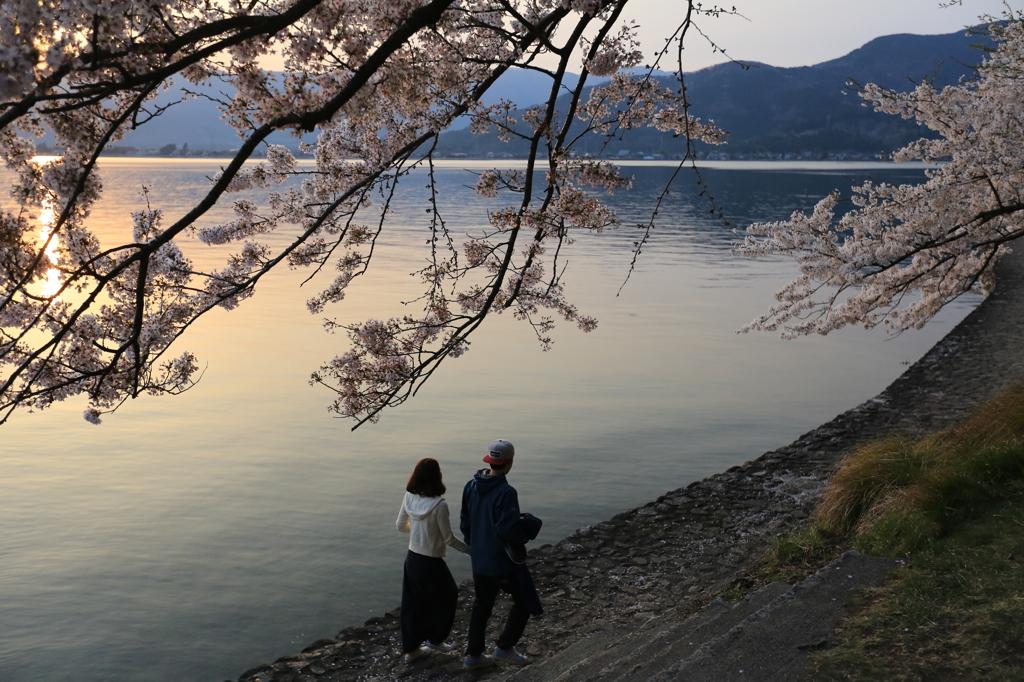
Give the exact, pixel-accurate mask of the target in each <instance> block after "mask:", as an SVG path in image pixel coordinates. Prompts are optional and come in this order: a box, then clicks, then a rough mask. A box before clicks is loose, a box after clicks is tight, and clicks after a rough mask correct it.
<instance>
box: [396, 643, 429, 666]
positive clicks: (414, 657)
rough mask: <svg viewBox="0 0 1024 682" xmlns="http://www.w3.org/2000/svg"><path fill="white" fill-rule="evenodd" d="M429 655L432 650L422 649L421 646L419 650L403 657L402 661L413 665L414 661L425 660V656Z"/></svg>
mask: <svg viewBox="0 0 1024 682" xmlns="http://www.w3.org/2000/svg"><path fill="white" fill-rule="evenodd" d="M429 653H430V649H427V648H426V647H422V646H421V647H420V648H418V649H415V650H413V651H410V652H409V653H407V654H406V655H405V656H402V660H403V661H405V662H406V663H413V662H414V661H418V660H420V659H421V658H423V657H424V656H426V655H427V654H429Z"/></svg>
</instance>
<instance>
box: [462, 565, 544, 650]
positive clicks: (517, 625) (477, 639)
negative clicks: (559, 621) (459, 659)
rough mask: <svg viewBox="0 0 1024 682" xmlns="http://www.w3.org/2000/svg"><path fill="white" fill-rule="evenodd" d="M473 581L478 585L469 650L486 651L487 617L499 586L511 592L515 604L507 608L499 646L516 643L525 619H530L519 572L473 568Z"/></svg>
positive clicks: (524, 627)
mask: <svg viewBox="0 0 1024 682" xmlns="http://www.w3.org/2000/svg"><path fill="white" fill-rule="evenodd" d="M473 584H474V587H475V588H476V601H474V602H473V612H472V614H471V615H470V617H469V637H468V640H469V642H468V645H467V647H466V654H467V655H468V656H479V655H480V654H482V653H483V652H484V637H485V635H486V631H487V620H488V619H489V618H490V617H491V611H492V610H494V600H495V599H496V598H497V596H498V591H499V590H500V591H502V592H507V593H508V594H510V595H511V596H512V608H511V609H510V610H509V612H508V620H506V621H505V629H504V630H502V632H501V636H500V637H498V642H497V645H498V648H500V649H510V648H512V647H514V646H515V645H516V643H517V642H518V641H519V638H520V637H522V636H523V630H525V629H526V621H527V620H529V619H530V614H529V613H528V612H527V611H526V608H525V607H524V606H523V599H522V595H521V594H520V592H519V581H518V580H516V574H515V573H509V574H507V575H481V574H480V573H476V572H474V573H473Z"/></svg>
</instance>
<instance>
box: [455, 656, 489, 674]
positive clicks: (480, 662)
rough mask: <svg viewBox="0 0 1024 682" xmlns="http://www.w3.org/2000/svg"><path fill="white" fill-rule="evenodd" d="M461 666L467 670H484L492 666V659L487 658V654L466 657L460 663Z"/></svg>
mask: <svg viewBox="0 0 1024 682" xmlns="http://www.w3.org/2000/svg"><path fill="white" fill-rule="evenodd" d="M462 665H464V666H465V667H466V668H468V669H469V670H473V669H475V668H486V667H488V666H492V665H494V659H493V658H491V657H490V656H488V655H487V654H479V655H477V656H466V658H465V659H463V661H462Z"/></svg>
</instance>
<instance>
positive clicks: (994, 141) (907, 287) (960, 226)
mask: <svg viewBox="0 0 1024 682" xmlns="http://www.w3.org/2000/svg"><path fill="white" fill-rule="evenodd" d="M990 30H991V31H992V33H993V35H994V37H995V38H996V40H997V44H998V48H997V49H996V50H995V51H994V52H992V53H990V54H989V55H987V56H986V57H985V58H984V60H983V61H982V63H981V65H980V67H979V71H978V76H977V78H976V79H974V80H970V81H967V82H963V83H961V84H959V85H955V86H950V87H946V88H943V89H936V88H934V87H932V86H931V85H930V84H928V83H923V84H921V85H919V86H918V87H917V88H916V89H915V90H913V91H912V92H909V93H896V92H890V91H887V90H884V89H882V88H878V87H876V86H868V87H866V88H865V90H864V93H863V94H864V97H865V99H866V100H867V101H869V102H871V103H873V104H874V107H875V108H876V109H877V110H878V111H882V112H886V113H889V114H894V115H900V116H903V117H905V118H911V119H915V120H917V121H918V122H919V123H920V124H921V125H923V126H926V127H927V128H930V129H931V130H933V131H935V132H936V133H938V134H939V136H940V137H939V138H938V139H922V140H920V141H918V142H915V143H913V144H911V145H908V146H907V147H906V148H904V149H902V150H901V151H900V152H899V153H897V154H896V157H895V158H896V159H897V160H903V161H906V160H921V161H925V162H928V163H934V164H937V165H936V166H934V167H933V168H931V169H930V170H928V172H927V176H928V177H927V180H926V181H925V182H924V183H922V184H920V185H900V186H893V185H888V184H875V183H872V182H867V183H865V184H863V185H861V186H859V187H855V188H853V193H852V196H851V197H850V202H851V204H852V207H851V210H848V211H845V212H842V213H840V212H839V211H838V208H839V206H840V204H839V194H838V193H833V194H832V195H830V196H828V197H826V198H825V199H823V200H822V201H820V202H819V203H818V205H817V206H816V207H815V209H814V211H813V213H811V215H806V214H804V213H800V212H798V213H795V214H794V215H793V216H792V217H791V218H790V219H789V220H786V221H781V222H776V223H761V224H755V225H751V226H750V227H749V228H748V231H749V232H750V236H748V237H747V238H746V241H745V242H744V243H743V244H742V245H741V246H740V247H739V250H740V252H742V253H745V254H746V255H749V256H753V257H757V256H764V255H771V254H784V255H787V256H790V257H792V258H793V259H794V260H795V261H796V263H797V265H798V267H799V270H800V274H799V276H798V277H797V278H796V279H794V280H793V281H792V282H790V283H789V284H787V285H786V286H785V287H784V288H783V289H781V290H780V291H779V292H777V293H776V299H777V300H778V303H777V304H776V305H774V306H772V307H771V308H770V309H769V310H768V311H767V312H766V313H765V314H764V315H761V316H760V317H758V318H757V319H755V320H754V321H752V322H751V323H750V324H748V325H747V326H746V327H744V329H743V331H748V330H769V331H772V330H777V331H780V332H781V333H782V335H783V336H784V337H786V338H792V337H795V336H800V335H804V334H812V333H813V334H827V333H829V332H830V331H833V330H835V329H838V328H840V327H843V326H846V325H850V324H862V325H864V326H867V327H872V326H875V325H879V324H882V325H885V326H886V327H888V328H890V329H891V330H894V331H900V330H905V329H910V328H919V327H921V326H923V325H924V324H925V323H926V322H927V321H928V320H929V319H931V318H932V317H933V316H934V315H935V314H936V313H937V312H938V311H939V310H940V309H941V308H942V307H943V306H945V305H946V304H948V303H949V302H950V301H952V300H954V299H956V298H957V297H958V296H961V295H963V294H964V293H967V292H977V293H987V292H988V291H990V290H991V287H992V286H993V283H994V278H993V265H994V264H995V263H996V261H998V260H999V258H1001V257H1002V256H1004V255H1006V254H1007V253H1009V252H1010V248H1011V246H1010V245H1011V244H1012V242H1013V241H1015V240H1016V239H1018V238H1020V237H1021V236H1022V235H1024V144H1022V141H1024V79H1022V78H1021V74H1022V73H1024V21H1022V20H1021V18H1020V17H1016V18H1011V20H1010V21H1008V22H1006V23H1004V24H1000V23H994V24H993V25H992V26H991V27H990Z"/></svg>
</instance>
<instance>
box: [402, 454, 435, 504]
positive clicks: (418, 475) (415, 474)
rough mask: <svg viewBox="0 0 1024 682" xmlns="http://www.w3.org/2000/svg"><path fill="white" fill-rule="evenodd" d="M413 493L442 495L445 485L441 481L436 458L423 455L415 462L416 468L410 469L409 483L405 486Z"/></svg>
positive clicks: (427, 495)
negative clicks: (423, 456)
mask: <svg viewBox="0 0 1024 682" xmlns="http://www.w3.org/2000/svg"><path fill="white" fill-rule="evenodd" d="M405 489H406V490H408V491H409V492H410V493H412V494H413V495H422V496H423V497H440V496H441V495H444V491H445V487H444V483H442V482H441V465H440V464H438V463H437V460H436V459H431V458H430V457H425V458H423V459H421V460H420V461H418V462H416V468H414V469H413V470H412V476H410V477H409V483H408V484H407V485H406V486H405Z"/></svg>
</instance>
